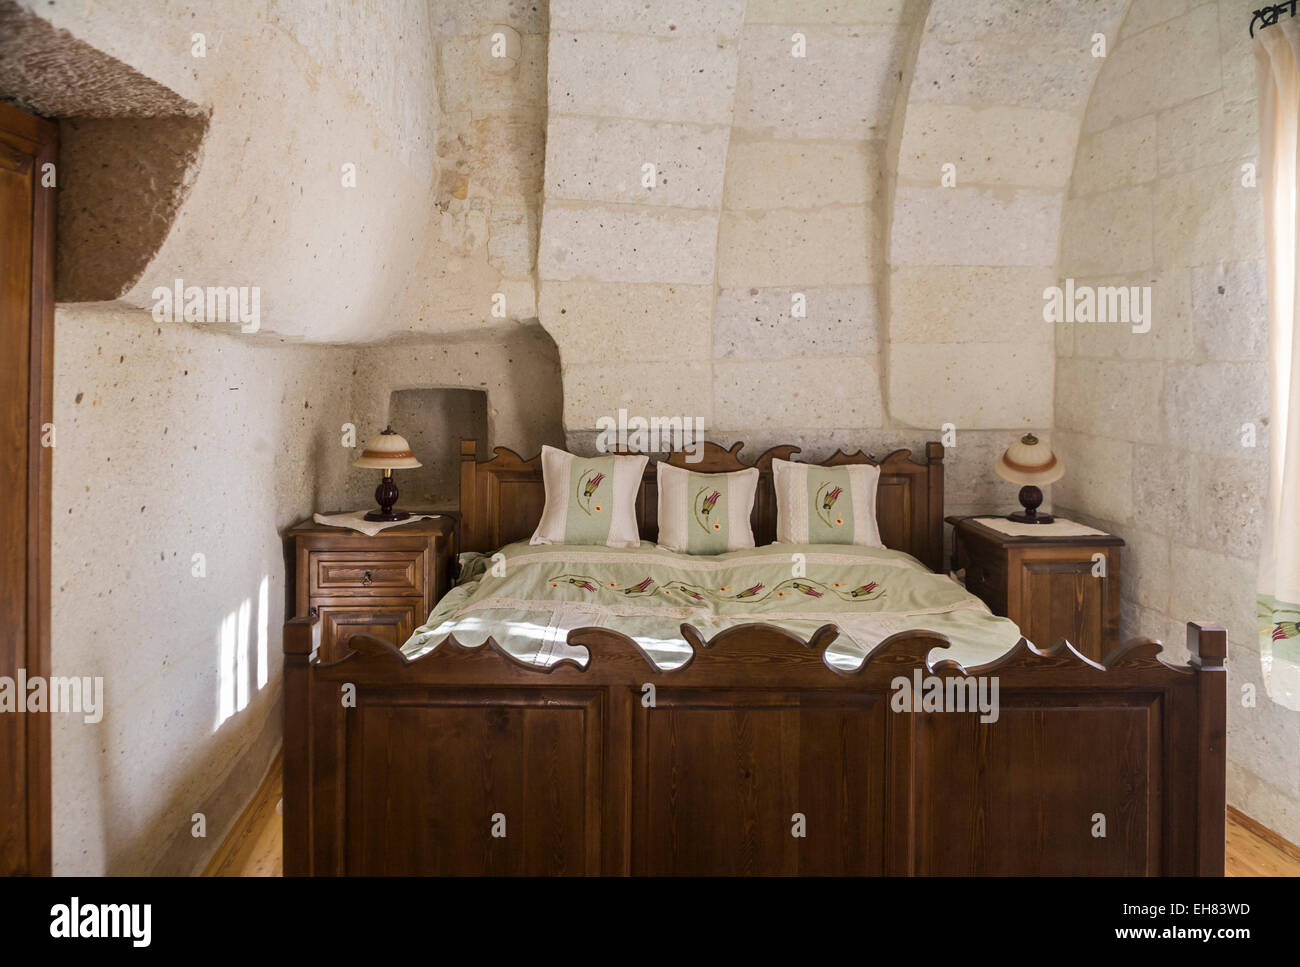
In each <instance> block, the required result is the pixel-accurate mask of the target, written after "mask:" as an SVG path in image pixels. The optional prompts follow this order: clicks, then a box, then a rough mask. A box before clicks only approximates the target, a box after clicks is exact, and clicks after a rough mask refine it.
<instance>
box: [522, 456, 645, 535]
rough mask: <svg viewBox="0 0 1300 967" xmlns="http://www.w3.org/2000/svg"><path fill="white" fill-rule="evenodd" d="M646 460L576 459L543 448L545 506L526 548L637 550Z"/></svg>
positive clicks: (641, 457)
mask: <svg viewBox="0 0 1300 967" xmlns="http://www.w3.org/2000/svg"><path fill="white" fill-rule="evenodd" d="M648 459H649V458H648V457H644V456H626V457H624V456H607V457H579V456H577V455H575V454H572V453H566V452H565V451H563V450H557V449H556V448H555V447H542V480H543V482H544V483H545V485H546V505H545V506H544V507H543V508H542V519H541V521H539V522H538V524H537V530H536V531H534V532H533V536H532V539H531V540H530V541H529V543H531V544H603V545H605V546H606V547H636V546H637V545H638V544H640V543H641V535H640V531H639V530H638V528H637V525H636V498H637V493H638V492H639V491H640V489H641V475H642V473H644V472H645V465H646V461H647V460H648Z"/></svg>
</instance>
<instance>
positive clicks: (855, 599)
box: [548, 574, 885, 604]
mask: <svg viewBox="0 0 1300 967" xmlns="http://www.w3.org/2000/svg"><path fill="white" fill-rule="evenodd" d="M548 580H549V582H550V585H551V587H553V588H558V587H560V586H562V585H570V586H572V587H575V588H579V589H580V590H583V591H586V592H588V593H610V594H619V595H624V596H633V597H639V596H642V595H649V594H654V593H655V592H656V591H658V592H659V593H660V594H661V595H664V596H665V597H673V598H677V599H679V600H680V599H682V598H684V599H686V600H687V601H689V602H694V603H701V604H702V603H704V602H706V601H708V600H713V601H719V602H724V601H746V602H752V603H755V604H757V603H758V602H761V601H767V600H770V599H772V598H774V597H775V598H786V597H793V596H794V595H802V596H804V597H808V598H824V597H825V596H826V595H828V594H830V595H832V596H834V597H836V598H839V599H840V600H841V601H848V602H851V603H866V602H868V601H876V600H878V599H879V598H882V597H884V596H885V589H884V588H882V587H881V586H880V584H879V582H877V581H868V582H867V583H866V584H861V585H858V586H857V587H855V588H850V589H845V588H844V587H843V585H841V584H839V583H832V584H827V583H825V582H823V581H815V580H813V579H812V578H797V579H796V578H787V579H786V580H784V581H781V582H780V583H778V584H775V585H773V586H772V587H770V588H769V587H767V585H765V584H763V583H761V582H760V583H758V584H753V585H751V586H749V587H747V588H745V589H743V590H741V591H733V590H732V587H731V586H730V585H725V586H723V587H720V588H710V587H705V586H704V585H701V584H691V583H689V582H687V581H680V580H673V581H666V582H664V583H663V584H661V585H656V584H655V582H654V579H653V578H648V577H647V578H645V579H644V580H642V581H640V582H638V583H637V584H625V585H623V584H619V583H618V582H617V581H602V580H600V579H599V578H597V577H593V576H592V575H590V574H557V575H555V576H553V577H551V578H549V579H548Z"/></svg>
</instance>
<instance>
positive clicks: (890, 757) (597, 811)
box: [284, 442, 1226, 875]
mask: <svg viewBox="0 0 1300 967" xmlns="http://www.w3.org/2000/svg"><path fill="white" fill-rule="evenodd" d="M740 451H741V446H740V445H739V444H737V445H736V446H735V447H732V448H731V449H729V450H727V449H723V448H721V447H716V446H712V445H709V446H708V447H707V448H706V452H705V454H704V460H703V461H702V462H699V463H695V464H689V463H686V462H685V461H684V460H683V459H682V457H681V455H680V454H678V455H674V456H673V457H672V458H671V460H672V462H674V463H676V464H679V465H682V466H688V467H690V468H691V469H697V470H726V469H736V468H738V467H740V466H742V464H741V462H740V459H739V454H740ZM796 452H797V448H795V447H776V448H773V449H772V450H769V451H767V452H766V453H764V454H763V455H762V456H761V457H760V458H759V459H758V460H757V461H755V464H754V465H755V466H758V467H759V469H760V471H762V475H761V483H760V487H759V491H758V497H757V499H756V502H755V511H754V522H755V527H756V529H755V536H756V538H757V540H758V542H759V543H760V544H761V543H764V542H765V541H766V540H770V539H771V536H772V533H773V531H774V527H775V506H774V501H773V497H772V493H771V479H770V468H771V460H772V458H773V457H777V456H780V457H786V456H789V455H793V454H794V453H796ZM926 452H927V456H928V460H927V462H926V463H924V464H922V463H917V462H914V461H912V460H911V459H910V454H909V453H908V452H907V451H899V452H897V453H893V454H890V455H889V456H888V457H886V458H885V459H884V460H882V461H880V464H879V465H880V467H881V483H880V498H879V504H878V508H879V513H878V517H879V522H880V527H881V533H882V536H883V538H884V540H885V543H886V544H887V545H889V546H891V547H895V548H898V549H901V550H906V551H908V552H910V553H911V554H913V555H914V556H916V557H918V558H920V559H921V560H922V561H924V562H925V563H927V564H929V565H930V566H932V567H938V566H940V565H941V563H942V560H941V559H942V520H943V508H942V493H943V476H942V474H943V465H942V459H943V449H942V447H941V446H939V445H938V444H936V443H931V444H929V445H928V446H927V450H926ZM461 458H462V475H461V513H462V541H463V545H464V547H465V548H467V549H472V550H492V549H495V548H496V547H497V546H500V545H501V544H504V543H508V542H510V541H512V540H518V539H521V538H527V536H528V535H529V534H531V532H532V529H533V527H534V526H535V523H536V520H537V519H538V515H539V514H540V510H541V504H542V494H543V490H542V483H541V469H540V458H534V459H532V460H522V459H521V458H520V457H519V456H518V455H517V454H514V453H512V452H511V451H508V450H503V449H498V450H497V452H496V457H495V458H494V459H491V460H488V461H486V462H483V463H480V462H478V460H477V452H476V447H475V445H474V444H473V443H472V442H467V443H462V446H461ZM867 461H869V458H868V457H866V456H864V455H862V454H860V453H859V454H854V455H852V456H850V455H846V454H844V453H842V452H841V453H838V454H837V455H836V457H835V458H833V459H832V460H831V461H827V462H828V463H848V462H867ZM651 469H652V468H651ZM654 509H655V499H654V477H653V474H652V473H650V472H647V474H646V479H645V483H644V486H643V488H642V493H641V495H640V501H639V512H640V520H641V522H642V527H643V534H646V535H647V536H651V537H652V536H653V533H654V516H653V515H654ZM683 634H684V635H685V636H686V638H687V640H688V641H690V643H691V645H692V646H693V648H694V650H695V655H694V657H693V659H692V660H691V661H690V662H689V663H688V664H687V665H686V666H683V667H682V668H680V669H676V670H674V671H670V672H662V671H659V670H658V669H657V668H656V667H655V666H654V665H653V664H651V663H650V662H649V661H648V660H647V659H646V658H645V656H644V655H643V654H641V653H640V651H639V650H638V649H637V647H636V645H635V643H634V642H633V641H632V640H631V639H630V638H627V637H626V636H624V635H622V634H620V633H619V632H618V631H617V630H614V629H610V628H582V629H577V630H575V631H573V632H572V633H571V634H570V636H569V641H570V643H571V644H574V645H580V646H583V647H585V648H587V649H588V650H589V652H590V660H589V662H588V663H587V666H586V668H585V669H583V668H581V667H579V666H578V665H576V664H575V663H573V662H571V661H565V662H561V663H559V664H557V665H554V666H552V667H551V668H550V669H549V670H541V669H538V668H536V667H534V666H532V665H528V664H525V663H522V662H520V661H518V660H516V659H514V658H513V657H511V656H510V655H509V654H508V653H506V652H504V651H502V650H501V649H499V648H498V647H497V646H496V643H495V641H491V640H489V642H488V644H487V645H485V646H484V647H481V648H464V647H461V646H460V644H459V643H458V642H456V641H455V640H454V639H452V640H449V641H448V642H446V643H444V644H443V645H441V646H440V647H438V648H437V649H435V650H434V651H432V652H430V653H428V654H426V655H425V656H423V657H421V658H419V659H417V660H415V661H411V662H408V661H407V660H406V659H405V657H404V656H403V655H402V654H401V652H400V651H399V650H398V649H397V648H395V647H394V646H393V645H392V644H390V643H388V642H384V641H380V640H379V639H375V638H366V637H352V638H350V639H349V641H348V644H349V646H350V647H351V649H352V650H351V652H350V653H349V654H347V655H345V656H344V657H342V658H341V659H339V660H338V661H335V662H332V663H322V662H320V661H317V660H314V659H313V658H312V652H313V649H314V646H315V643H316V642H317V641H318V640H319V626H318V623H317V619H314V618H296V619H294V620H292V621H289V622H288V623H287V624H286V626H285V633H284V651H285V740H284V741H285V745H284V869H285V873H286V874H290V875H294V874H299V875H301V874H316V875H342V874H348V875H357V874H360V875H367V874H457V875H458V874H467V875H468V874H489V875H492V874H496V875H500V874H678V875H681V874H688V875H695V874H813V875H816V874H900V875H927V874H1049V875H1051V874H1121V875H1144V874H1145V875H1152V874H1157V875H1159V874H1163V875H1222V874H1223V863H1224V825H1225V767H1226V757H1225V745H1224V738H1225V736H1224V733H1225V719H1226V671H1225V669H1224V664H1223V663H1224V658H1225V655H1226V635H1225V633H1224V631H1223V630H1222V629H1220V628H1216V627H1210V626H1206V625H1199V624H1194V623H1193V624H1189V625H1188V649H1189V651H1190V652H1191V654H1192V663H1191V665H1189V666H1186V667H1176V666H1170V665H1167V664H1165V663H1164V662H1162V661H1161V660H1160V659H1159V657H1158V655H1159V652H1160V650H1161V646H1160V644H1159V642H1156V641H1152V640H1150V639H1138V640H1136V641H1132V642H1129V643H1128V644H1126V645H1124V646H1122V647H1120V648H1118V649H1116V650H1115V651H1114V652H1112V653H1111V654H1110V655H1109V656H1108V657H1107V658H1106V660H1105V662H1104V663H1103V664H1098V663H1095V662H1092V661H1089V660H1088V659H1086V658H1084V657H1082V656H1081V655H1079V654H1078V653H1077V652H1076V651H1075V650H1074V649H1073V648H1072V647H1070V645H1068V644H1067V643H1065V642H1058V643H1057V644H1056V645H1055V646H1053V647H1051V648H1047V649H1045V650H1039V649H1036V648H1034V647H1033V646H1031V645H1029V644H1027V643H1026V642H1025V641H1024V640H1023V639H1022V640H1021V642H1020V643H1019V645H1018V646H1017V647H1016V648H1014V649H1013V650H1012V651H1011V652H1010V653H1008V654H1007V655H1004V656H1002V657H1001V658H999V659H998V660H996V661H994V662H991V663H989V664H986V665H982V666H978V667H974V668H970V669H966V668H963V667H962V666H960V665H958V664H957V663H956V662H953V661H950V660H938V661H936V662H934V663H933V664H931V663H930V662H929V660H928V657H927V656H928V655H929V653H930V652H931V650H933V649H936V648H938V649H942V648H945V647H948V644H949V642H948V640H947V639H946V638H944V637H943V636H941V635H937V634H934V633H931V632H908V633H905V634H900V635H894V636H893V637H891V638H889V639H886V640H885V641H884V642H882V643H881V644H880V645H879V646H878V647H877V648H876V649H875V650H874V651H873V652H872V653H871V654H870V656H869V657H868V659H867V660H866V661H865V662H864V663H863V665H862V667H861V668H860V669H858V670H857V671H856V672H854V673H851V674H845V673H841V672H837V671H834V670H832V669H831V668H830V667H829V666H827V665H826V664H825V662H824V661H823V655H822V653H823V651H824V649H825V648H826V646H827V645H828V644H829V643H830V642H831V641H832V640H834V638H835V637H836V634H837V631H836V629H835V627H834V626H833V625H827V626H825V627H823V628H821V629H820V630H819V631H818V632H817V633H816V634H814V635H813V636H812V638H811V640H810V641H804V640H802V639H801V638H799V637H797V636H795V635H793V634H790V633H788V632H785V631H782V630H781V629H779V628H775V627H773V626H771V625H765V624H749V625H744V626H740V627H735V628H731V629H728V630H726V631H724V632H722V633H720V634H719V635H717V636H716V637H714V638H713V639H712V640H709V641H705V640H703V639H702V638H701V636H700V635H699V634H698V632H696V631H695V629H693V628H691V627H690V626H689V625H683ZM915 676H921V677H922V678H923V679H924V678H928V677H930V676H933V677H935V678H937V679H939V680H941V681H942V682H944V683H945V685H946V684H948V683H950V682H952V683H956V682H957V680H959V679H967V678H983V677H985V676H996V679H997V682H998V687H999V699H1000V701H999V706H1000V709H999V711H1000V714H999V717H998V719H997V721H996V722H992V723H988V724H982V723H981V722H980V721H979V716H978V714H977V713H974V712H933V711H930V712H926V711H920V710H916V709H912V710H906V711H895V710H894V707H895V703H894V701H893V698H894V697H895V691H894V688H895V684H896V683H897V680H898V679H899V678H900V677H902V678H904V679H907V680H909V681H912V680H914V677H915ZM349 696H351V697H350V698H349Z"/></svg>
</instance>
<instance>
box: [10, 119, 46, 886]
mask: <svg viewBox="0 0 1300 967" xmlns="http://www.w3.org/2000/svg"><path fill="white" fill-rule="evenodd" d="M56 140H57V128H56V127H55V126H54V125H53V124H51V123H50V122H48V121H45V120H42V119H41V118H37V117H33V116H32V115H30V114H26V113H24V112H23V111H19V110H17V109H16V108H12V107H9V106H8V105H6V104H0V495H3V496H0V687H4V686H8V692H9V695H10V696H11V697H12V698H13V699H14V701H15V704H16V706H17V707H16V708H14V709H13V710H12V711H8V710H6V711H0V874H19V875H22V874H36V875H42V874H43V875H48V874H49V872H50V717H49V713H48V712H36V713H28V712H26V711H25V710H23V709H24V706H25V702H26V695H25V694H24V693H23V692H21V691H18V687H19V684H20V682H21V681H22V680H23V679H24V676H25V677H26V678H28V679H30V678H32V677H35V676H41V677H44V678H48V677H49V673H50V669H49V658H50V629H49V620H50V464H51V454H52V452H53V451H52V448H51V447H49V446H47V445H46V446H43V445H42V436H43V435H45V426H46V424H48V423H50V421H51V419H52V417H51V400H52V397H51V382H52V370H51V363H52V360H53V334H54V195H55V189H54V187H52V186H49V184H50V176H51V175H52V174H53V173H54V172H53V169H52V168H49V167H47V165H48V166H52V165H53V164H54V161H55V150H56ZM43 180H44V181H45V182H46V184H45V185H43V184H42V181H43ZM47 442H50V441H48V440H47ZM5 679H7V681H5Z"/></svg>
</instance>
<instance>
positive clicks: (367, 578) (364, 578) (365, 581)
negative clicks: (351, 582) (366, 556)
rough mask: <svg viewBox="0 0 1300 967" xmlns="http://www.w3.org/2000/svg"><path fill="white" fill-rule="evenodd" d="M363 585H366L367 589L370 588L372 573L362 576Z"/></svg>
mask: <svg viewBox="0 0 1300 967" xmlns="http://www.w3.org/2000/svg"><path fill="white" fill-rule="evenodd" d="M361 583H362V584H364V585H365V586H366V587H370V584H371V578H370V572H369V571H367V572H366V573H365V574H363V575H361Z"/></svg>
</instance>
